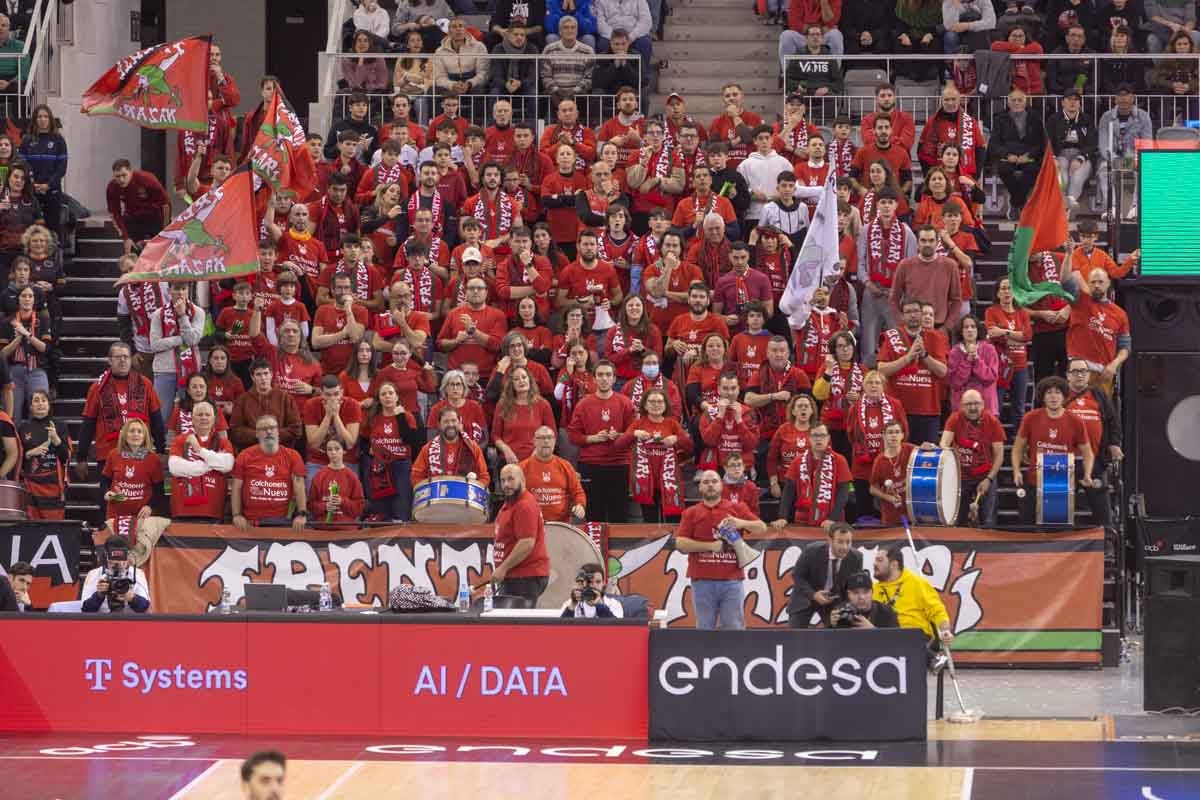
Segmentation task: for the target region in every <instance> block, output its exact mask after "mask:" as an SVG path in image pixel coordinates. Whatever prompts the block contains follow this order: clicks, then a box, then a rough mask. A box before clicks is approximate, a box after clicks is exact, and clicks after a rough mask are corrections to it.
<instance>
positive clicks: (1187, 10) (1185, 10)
mask: <svg viewBox="0 0 1200 800" xmlns="http://www.w3.org/2000/svg"><path fill="white" fill-rule="evenodd" d="M1145 6H1146V19H1147V20H1148V21H1149V24H1150V33H1149V34H1148V35H1147V37H1146V51H1147V52H1149V53H1162V52H1177V51H1176V50H1175V48H1174V47H1173V46H1172V40H1173V39H1174V38H1175V37H1176V36H1177V35H1178V34H1180V33H1184V34H1187V36H1188V37H1189V38H1190V39H1191V40H1192V45H1193V48H1192V49H1193V50H1194V49H1196V48H1198V47H1200V31H1197V30H1196V6H1195V4H1194V3H1187V2H1184V3H1178V2H1172V0H1147V2H1146V3H1145ZM1192 63H1193V64H1194V63H1195V62H1192Z"/></svg>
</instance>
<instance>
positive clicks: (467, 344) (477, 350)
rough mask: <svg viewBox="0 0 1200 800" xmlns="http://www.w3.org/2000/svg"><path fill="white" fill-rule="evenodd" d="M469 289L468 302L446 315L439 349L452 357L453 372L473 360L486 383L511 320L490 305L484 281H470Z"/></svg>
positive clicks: (468, 257)
mask: <svg viewBox="0 0 1200 800" xmlns="http://www.w3.org/2000/svg"><path fill="white" fill-rule="evenodd" d="M463 258H464V260H465V261H471V260H474V261H478V260H480V256H479V253H477V252H468V253H466V254H464V256H463ZM466 290H467V302H466V303H465V304H463V305H460V306H456V307H455V308H452V309H451V310H450V311H449V312H448V313H447V314H446V319H445V321H444V322H443V324H442V328H441V330H440V331H439V332H438V341H437V346H438V350H440V351H442V352H443V353H448V354H449V355H448V363H449V365H450V368H451V369H457V368H458V367H459V366H461V365H462V364H463V363H465V362H467V361H471V362H474V363H475V364H476V365H477V366H478V367H479V374H480V376H481V377H482V378H483V379H485V380H486V379H487V378H489V377H490V376H491V374H492V369H493V368H494V367H495V366H496V353H497V352H498V351H499V350H500V340H501V339H503V338H504V334H505V332H506V331H507V330H508V320H507V319H505V317H504V312H503V311H501V310H500V309H498V308H493V307H491V306H489V305H487V302H486V301H487V282H486V281H484V279H483V278H480V277H476V278H471V279H469V280H468V281H467V282H466Z"/></svg>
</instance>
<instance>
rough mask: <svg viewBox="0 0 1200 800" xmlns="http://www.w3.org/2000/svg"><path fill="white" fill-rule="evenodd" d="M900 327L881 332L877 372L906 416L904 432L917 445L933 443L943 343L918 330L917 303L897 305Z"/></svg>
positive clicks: (944, 350)
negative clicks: (885, 380) (906, 425)
mask: <svg viewBox="0 0 1200 800" xmlns="http://www.w3.org/2000/svg"><path fill="white" fill-rule="evenodd" d="M900 313H901V316H902V318H903V322H902V325H901V326H900V327H898V328H891V329H889V330H886V331H884V333H883V337H882V343H881V345H880V347H879V371H880V372H881V373H883V376H884V377H885V378H888V379H889V380H890V382H891V388H892V391H893V392H894V393H895V395H896V397H897V399H899V400H900V402H901V403H902V404H903V405H904V410H905V412H906V413H907V414H908V431H909V434H910V436H911V440H912V441H913V442H916V443H917V444H923V443H925V442H935V441H937V438H938V429H939V427H940V423H941V420H940V414H941V402H940V400H939V397H940V395H939V388H938V387H939V384H940V382H941V381H943V380H945V378H946V372H947V361H948V353H947V349H948V348H947V345H946V341H945V340H944V339H943V338H942V337H941V336H939V335H938V334H937V332H936V331H926V330H922V328H921V301H920V300H916V299H914V298H911V297H909V298H904V299H903V300H901V302H900Z"/></svg>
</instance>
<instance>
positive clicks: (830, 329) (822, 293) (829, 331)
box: [793, 285, 850, 380]
mask: <svg viewBox="0 0 1200 800" xmlns="http://www.w3.org/2000/svg"><path fill="white" fill-rule="evenodd" d="M848 330H850V320H849V318H848V317H847V316H846V315H845V314H843V313H841V312H840V311H838V310H837V309H835V308H831V307H830V305H829V289H827V288H826V287H825V286H824V285H822V286H818V287H817V288H816V289H814V290H813V295H812V310H811V311H809V313H808V319H807V320H806V321H805V323H804V327H803V328H800V329H799V330H795V331H793V335H794V337H795V338H794V341H795V343H796V360H797V361H798V362H800V367H801V368H802V369H803V370H804V373H805V374H806V375H808V377H809V379H811V380H816V378H817V373H818V372H820V371H821V367H822V366H823V365H824V364H825V359H827V358H829V356H830V352H829V342H830V340H832V339H833V335H834V334H835V333H837V332H838V331H848Z"/></svg>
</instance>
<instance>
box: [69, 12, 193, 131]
mask: <svg viewBox="0 0 1200 800" xmlns="http://www.w3.org/2000/svg"><path fill="white" fill-rule="evenodd" d="M211 43H212V36H211V35H205V36H189V37H188V38H186V39H180V40H179V41H177V42H168V43H167V44H157V45H155V46H153V47H147V48H146V49H145V50H139V51H138V52H136V53H134V54H133V55H130V56H126V57H125V58H123V59H121V60H120V61H118V62H117V63H116V64H115V65H113V68H112V69H110V70H109V71H108V72H106V73H104V74H103V75H102V76H100V80H98V81H96V82H95V83H93V84H92V85H91V88H89V89H88V90H87V91H86V92H84V93H83V106H82V108H81V110H82V112H83V113H84V114H90V115H94V116H103V115H110V116H117V117H121V118H122V119H126V120H129V121H130V122H132V123H134V124H135V125H140V126H142V127H143V128H156V129H159V130H172V129H174V130H184V131H199V132H201V133H204V134H205V135H207V133H208V51H209V46H210V45H211Z"/></svg>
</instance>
